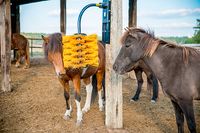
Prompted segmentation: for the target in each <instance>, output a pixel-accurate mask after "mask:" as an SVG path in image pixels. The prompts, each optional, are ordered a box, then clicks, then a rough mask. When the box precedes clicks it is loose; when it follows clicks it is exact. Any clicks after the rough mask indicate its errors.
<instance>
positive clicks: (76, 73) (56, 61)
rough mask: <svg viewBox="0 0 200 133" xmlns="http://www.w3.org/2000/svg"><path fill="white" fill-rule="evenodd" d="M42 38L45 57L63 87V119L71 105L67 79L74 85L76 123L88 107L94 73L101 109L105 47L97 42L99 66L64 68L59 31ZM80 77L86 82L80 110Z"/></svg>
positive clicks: (69, 110) (66, 116) (65, 117)
mask: <svg viewBox="0 0 200 133" xmlns="http://www.w3.org/2000/svg"><path fill="white" fill-rule="evenodd" d="M42 38H43V40H44V51H45V56H46V58H47V59H48V60H49V61H50V62H51V63H52V64H53V66H54V68H55V72H56V74H57V77H58V79H59V81H60V83H61V84H62V86H63V88H64V96H65V100H66V113H65V114H64V119H69V118H70V117H71V114H70V113H71V111H72V107H71V105H70V104H69V98H70V88H69V81H70V80H71V81H72V82H73V85H74V92H75V94H74V95H75V102H76V107H77V125H79V124H81V122H82V112H87V111H88V110H89V109H90V104H91V96H92V92H93V91H92V84H91V76H92V75H94V74H96V77H97V89H98V96H99V109H100V111H102V110H103V100H102V94H101V91H102V80H103V75H104V71H105V49H104V47H103V45H102V44H101V43H100V42H99V43H98V57H99V66H98V67H93V66H88V67H86V68H80V69H72V68H68V69H66V68H64V65H63V57H62V51H63V48H62V35H61V34H60V33H55V34H52V35H50V36H48V37H44V36H42ZM81 79H83V82H84V83H85V84H86V92H87V96H86V102H85V106H84V107H83V109H82V110H81V105H80V101H81V94H80V89H81V85H80V84H81Z"/></svg>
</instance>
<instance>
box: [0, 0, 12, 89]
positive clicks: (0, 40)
mask: <svg viewBox="0 0 200 133" xmlns="http://www.w3.org/2000/svg"><path fill="white" fill-rule="evenodd" d="M0 44H1V74H2V82H1V88H2V90H3V91H11V86H10V81H11V79H10V67H11V50H10V49H11V15H10V0H4V1H2V2H0Z"/></svg>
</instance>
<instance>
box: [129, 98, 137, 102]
mask: <svg viewBox="0 0 200 133" xmlns="http://www.w3.org/2000/svg"><path fill="white" fill-rule="evenodd" d="M130 101H131V102H137V101H138V99H133V98H131V100H130Z"/></svg>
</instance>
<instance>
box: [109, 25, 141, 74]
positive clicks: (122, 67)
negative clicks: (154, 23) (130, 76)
mask: <svg viewBox="0 0 200 133" xmlns="http://www.w3.org/2000/svg"><path fill="white" fill-rule="evenodd" d="M143 36H144V35H143V32H142V31H139V30H133V29H130V28H128V30H127V29H126V32H125V33H124V35H123V36H122V38H121V44H122V46H121V49H120V52H119V54H118V56H117V58H116V60H115V63H114V65H113V69H114V70H115V71H116V72H117V73H119V74H124V73H126V72H129V71H131V70H132V69H133V68H134V65H135V63H136V62H137V61H139V60H140V59H141V58H142V57H143V55H144V50H143V47H142V46H141V45H140V43H141V40H142V39H143V38H144V37H143Z"/></svg>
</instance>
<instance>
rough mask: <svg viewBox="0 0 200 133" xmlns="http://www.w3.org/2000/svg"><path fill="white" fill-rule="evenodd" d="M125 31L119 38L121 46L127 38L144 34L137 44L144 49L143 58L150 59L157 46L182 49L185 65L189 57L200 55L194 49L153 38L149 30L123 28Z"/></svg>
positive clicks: (152, 33)
mask: <svg viewBox="0 0 200 133" xmlns="http://www.w3.org/2000/svg"><path fill="white" fill-rule="evenodd" d="M125 30H126V31H125V33H124V34H123V36H122V37H121V44H124V43H125V40H126V38H127V37H128V36H133V37H135V35H136V34H139V33H140V34H144V36H143V38H142V39H141V40H140V42H139V43H140V45H142V47H143V48H144V49H145V56H149V57H151V56H152V55H153V53H154V52H155V51H156V49H157V48H158V47H159V46H162V47H170V48H174V49H182V53H183V60H184V62H185V63H186V64H187V63H188V57H189V55H191V56H195V55H197V54H200V53H199V51H198V50H197V49H195V48H192V47H186V46H181V45H177V44H175V43H172V42H169V41H165V40H162V39H159V38H156V37H155V36H154V32H152V31H151V30H144V29H141V28H134V27H131V28H125Z"/></svg>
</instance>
